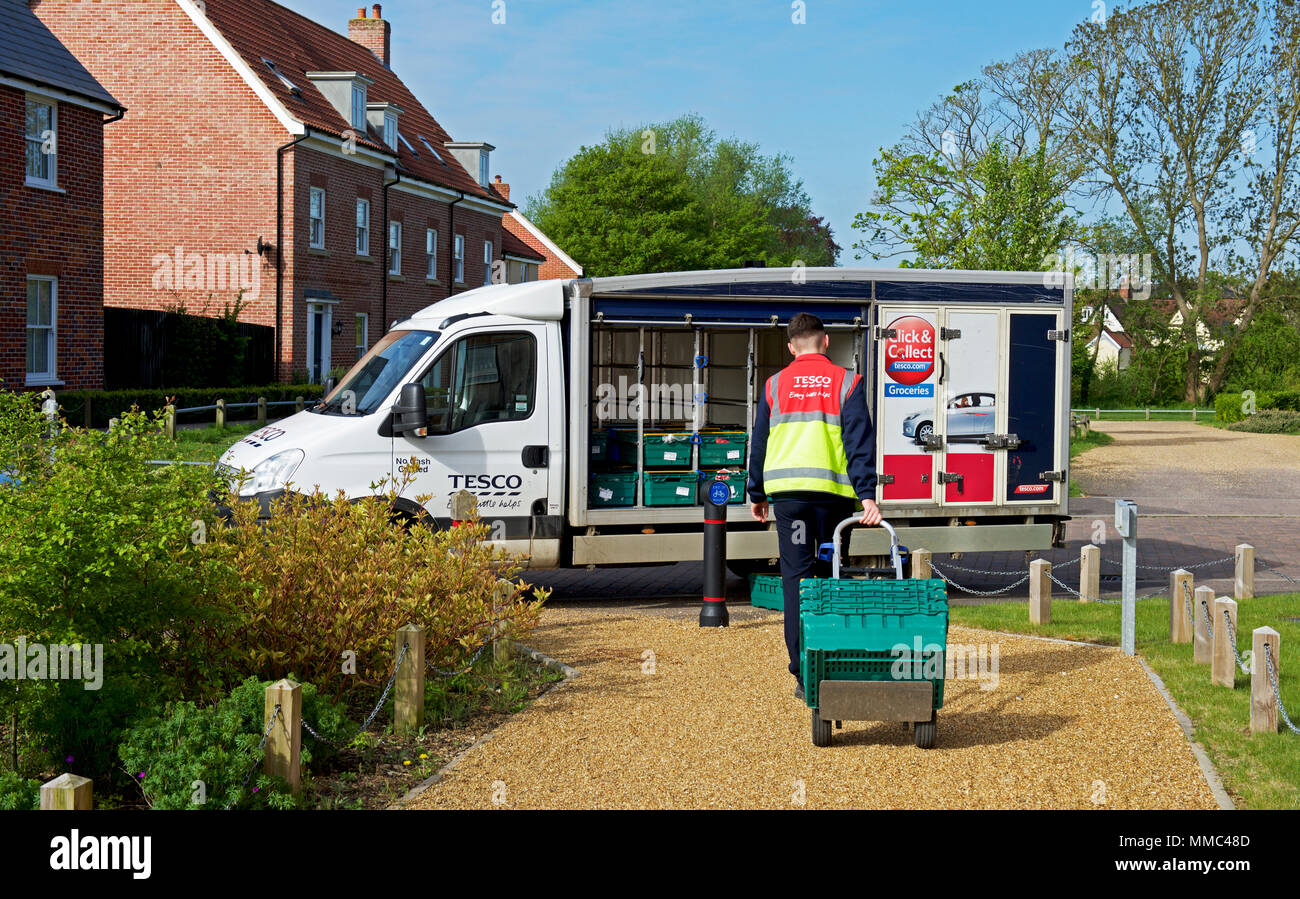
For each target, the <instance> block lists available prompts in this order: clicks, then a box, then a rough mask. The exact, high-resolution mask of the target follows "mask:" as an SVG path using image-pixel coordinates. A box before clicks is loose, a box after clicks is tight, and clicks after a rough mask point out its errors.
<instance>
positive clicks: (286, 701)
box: [262, 678, 302, 794]
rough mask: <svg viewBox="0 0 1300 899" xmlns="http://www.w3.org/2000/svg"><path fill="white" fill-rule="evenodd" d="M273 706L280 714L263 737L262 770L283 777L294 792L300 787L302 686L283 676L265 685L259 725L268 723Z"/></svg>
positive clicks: (273, 710)
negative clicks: (264, 750)
mask: <svg viewBox="0 0 1300 899" xmlns="http://www.w3.org/2000/svg"><path fill="white" fill-rule="evenodd" d="M277 705H278V706H280V715H279V717H277V718H276V719H275V724H274V726H272V727H271V733H270V735H269V736H267V738H266V760H265V761H264V762H263V763H262V770H263V771H265V772H266V773H267V774H272V775H278V776H280V777H283V778H284V779H285V780H286V781H288V782H289V789H290V790H291V791H292V792H293V793H295V794H296V793H298V792H300V791H301V790H302V686H301V685H299V684H296V683H294V682H293V681H291V680H288V679H287V678H286V679H284V680H278V681H276V682H275V683H273V684H270V685H268V686H267V688H266V706H265V709H266V711H265V713H264V717H263V718H262V726H263V727H266V726H267V725H268V724H269V723H270V721H271V716H272V715H274V714H275V707H276V706H277Z"/></svg>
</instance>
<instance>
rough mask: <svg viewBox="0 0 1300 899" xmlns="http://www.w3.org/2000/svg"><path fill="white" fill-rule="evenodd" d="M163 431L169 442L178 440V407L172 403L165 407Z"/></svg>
mask: <svg viewBox="0 0 1300 899" xmlns="http://www.w3.org/2000/svg"><path fill="white" fill-rule="evenodd" d="M163 430H164V431H165V432H166V434H167V439H168V440H175V439H176V406H175V405H173V404H172V403H168V404H167V405H166V406H165V407H163Z"/></svg>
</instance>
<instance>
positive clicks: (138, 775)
mask: <svg viewBox="0 0 1300 899" xmlns="http://www.w3.org/2000/svg"><path fill="white" fill-rule="evenodd" d="M136 777H138V778H140V779H141V780H144V772H143V771H141V772H140V773H139V774H137V775H136Z"/></svg>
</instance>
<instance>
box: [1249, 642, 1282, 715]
mask: <svg viewBox="0 0 1300 899" xmlns="http://www.w3.org/2000/svg"><path fill="white" fill-rule="evenodd" d="M1251 637H1252V640H1251V650H1252V651H1253V655H1254V658H1253V659H1252V660H1251V665H1250V732H1251V733H1252V734H1275V733H1277V697H1276V696H1275V695H1274V694H1273V683H1272V681H1270V680H1269V678H1268V663H1267V662H1266V661H1265V660H1264V647H1266V646H1267V647H1268V648H1269V649H1270V650H1272V654H1273V671H1274V673H1275V674H1276V675H1277V677H1278V678H1279V679H1281V677H1282V669H1281V656H1280V654H1279V652H1278V650H1279V648H1280V643H1281V639H1280V638H1279V637H1278V633H1277V631H1275V630H1273V628H1271V627H1257V628H1255V630H1254V631H1252V632H1251Z"/></svg>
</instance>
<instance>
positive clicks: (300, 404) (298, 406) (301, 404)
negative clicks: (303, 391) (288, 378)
mask: <svg viewBox="0 0 1300 899" xmlns="http://www.w3.org/2000/svg"><path fill="white" fill-rule="evenodd" d="M306 403H307V401H306V400H305V399H304V398H303V397H302V396H299V397H298V398H297V399H295V400H294V401H293V411H295V412H301V411H302V410H303V409H305V408H307V405H306Z"/></svg>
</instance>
